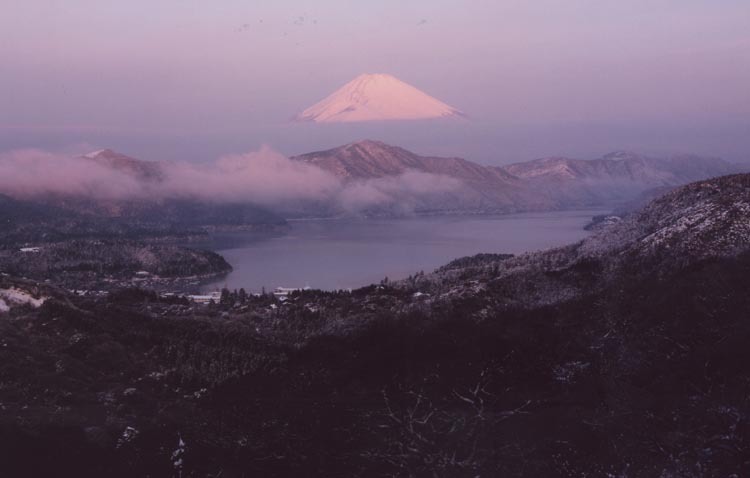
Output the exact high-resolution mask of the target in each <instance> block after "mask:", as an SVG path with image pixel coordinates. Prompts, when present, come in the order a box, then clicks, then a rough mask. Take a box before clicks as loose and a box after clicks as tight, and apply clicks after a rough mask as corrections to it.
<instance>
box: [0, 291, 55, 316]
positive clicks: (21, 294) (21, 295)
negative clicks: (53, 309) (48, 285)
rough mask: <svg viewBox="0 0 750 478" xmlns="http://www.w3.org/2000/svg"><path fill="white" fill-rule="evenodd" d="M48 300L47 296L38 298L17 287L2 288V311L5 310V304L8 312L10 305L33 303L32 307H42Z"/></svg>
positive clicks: (0, 310) (0, 300) (0, 309)
mask: <svg viewBox="0 0 750 478" xmlns="http://www.w3.org/2000/svg"><path fill="white" fill-rule="evenodd" d="M46 300H47V297H40V298H38V299H37V298H36V297H34V296H33V295H31V294H29V293H28V292H26V291H25V290H21V289H16V288H15V287H14V288H10V289H0V302H1V304H0V312H2V311H3V306H5V307H6V308H7V309H6V310H4V312H7V311H8V310H9V309H10V306H11V305H14V304H15V305H23V304H31V306H32V307H40V306H41V305H42V304H44V301H46Z"/></svg>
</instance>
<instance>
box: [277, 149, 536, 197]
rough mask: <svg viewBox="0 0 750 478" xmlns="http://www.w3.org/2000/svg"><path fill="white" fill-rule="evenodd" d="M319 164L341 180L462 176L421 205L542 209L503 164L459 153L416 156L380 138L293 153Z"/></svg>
mask: <svg viewBox="0 0 750 478" xmlns="http://www.w3.org/2000/svg"><path fill="white" fill-rule="evenodd" d="M292 159H293V160H297V161H303V162H305V163H308V164H311V165H314V166H317V167H319V168H321V169H323V170H325V171H327V172H329V173H331V174H333V175H335V176H336V177H338V178H340V179H341V180H343V181H344V182H345V183H356V182H365V181H371V180H380V179H384V178H394V177H398V176H400V175H403V174H405V173H407V172H410V171H416V172H419V173H424V174H427V175H434V176H436V177H448V178H453V179H456V180H458V181H460V183H461V185H462V187H461V188H460V189H459V190H457V191H454V192H452V193H451V194H448V195H443V196H442V197H440V201H441V202H440V203H432V204H425V205H423V209H425V210H437V211H439V210H444V211H495V212H511V211H515V210H518V207H519V205H520V207H522V208H523V209H524V210H529V209H544V208H545V203H544V199H543V198H539V197H538V196H535V195H533V194H528V193H527V192H526V191H524V190H523V189H522V185H521V182H520V181H519V180H518V178H516V177H514V176H512V175H511V174H508V173H507V172H506V171H504V170H503V169H501V168H494V167H487V166H482V165H480V164H477V163H473V162H471V161H467V160H465V159H461V158H440V157H429V156H420V155H417V154H414V153H412V152H411V151H407V150H405V149H403V148H399V147H396V146H390V145H388V144H385V143H383V142H380V141H372V140H364V141H358V142H355V143H350V144H347V145H344V146H340V147H338V148H333V149H330V150H326V151H319V152H314V153H308V154H303V155H300V156H294V157H292Z"/></svg>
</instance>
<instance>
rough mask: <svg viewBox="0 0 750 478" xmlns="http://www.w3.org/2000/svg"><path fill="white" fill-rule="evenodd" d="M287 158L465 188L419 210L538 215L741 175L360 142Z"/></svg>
mask: <svg viewBox="0 0 750 478" xmlns="http://www.w3.org/2000/svg"><path fill="white" fill-rule="evenodd" d="M292 159H295V160H299V161H304V162H306V163H308V164H312V165H315V166H317V167H319V168H322V169H324V170H326V171H328V172H330V173H331V174H334V175H335V176H337V177H339V178H341V179H342V180H343V181H345V182H357V181H369V180H373V179H382V178H386V177H394V176H398V175H401V174H404V173H405V172H407V171H418V172H421V173H426V174H433V175H440V176H448V177H451V178H454V179H457V180H459V181H460V182H461V183H462V185H463V186H464V187H463V188H461V189H460V190H458V191H455V192H453V193H451V194H450V197H448V198H446V197H445V196H444V197H443V198H442V202H441V203H434V202H433V203H432V204H424V205H423V208H424V209H425V210H445V211H448V210H460V211H473V212H511V211H542V210H554V209H564V208H573V207H587V206H604V205H611V204H615V203H620V202H624V201H629V200H632V199H634V198H636V197H637V196H638V195H639V194H641V193H643V192H645V191H648V190H651V189H655V188H665V187H667V188H669V187H675V186H679V185H682V184H686V183H689V182H691V181H696V180H700V179H706V178H710V177H715V176H722V175H726V174H731V173H735V172H738V171H740V170H741V169H742V168H740V167H739V166H738V165H735V164H731V163H728V162H726V161H724V160H722V159H719V158H705V157H700V156H694V155H678V156H670V157H666V158H654V157H649V156H643V155H638V154H635V153H630V152H615V153H610V154H607V155H605V156H603V157H602V158H599V159H594V160H581V159H570V158H563V157H553V158H544V159H537V160H533V161H526V162H521V163H515V164H511V165H508V166H484V165H480V164H477V163H474V162H471V161H468V160H465V159H461V158H442V157H428V156H420V155H417V154H415V153H412V152H410V151H407V150H405V149H403V148H399V147H396V146H390V145H388V144H385V143H382V142H379V141H370V140H365V141H359V142H355V143H350V144H347V145H344V146H340V147H338V148H333V149H330V150H326V151H319V152H314V153H308V154H303V155H300V156H296V157H293V158H292Z"/></svg>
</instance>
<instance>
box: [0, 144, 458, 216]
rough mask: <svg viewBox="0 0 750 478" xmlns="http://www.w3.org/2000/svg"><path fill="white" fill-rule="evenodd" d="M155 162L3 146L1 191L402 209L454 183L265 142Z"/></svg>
mask: <svg viewBox="0 0 750 478" xmlns="http://www.w3.org/2000/svg"><path fill="white" fill-rule="evenodd" d="M133 161H135V160H133ZM146 164H149V163H146ZM157 164H158V165H159V168H160V169H161V172H162V174H160V175H159V176H158V178H156V179H146V178H142V177H139V176H138V175H137V174H135V173H134V172H133V171H134V169H133V168H129V167H122V165H120V167H118V166H117V164H114V163H106V162H98V161H95V160H92V159H91V158H86V157H82V156H71V155H62V154H57V153H50V152H46V151H41V150H34V149H26V150H16V151H10V152H6V153H0V193H2V194H7V195H10V196H13V197H17V198H22V199H33V198H37V197H43V196H49V195H57V196H76V197H91V198H94V199H107V200H143V199H154V200H157V199H169V198H185V199H187V198H192V199H199V200H204V201H212V202H227V203H228V202H232V203H237V202H249V203H254V204H259V205H263V206H268V207H272V208H283V207H285V206H288V205H290V204H296V205H300V204H309V203H320V204H328V205H330V206H333V207H334V208H339V209H342V210H345V211H349V212H357V211H361V210H363V209H367V208H372V207H380V206H388V205H392V204H396V205H398V206H399V207H401V208H402V209H408V208H409V207H411V206H412V205H414V204H418V203H419V201H420V199H421V198H427V197H431V196H434V195H436V194H446V193H450V192H452V191H456V190H458V189H459V188H460V187H461V183H460V182H459V181H458V180H456V179H453V178H450V177H447V176H441V175H435V174H428V173H422V172H418V171H407V172H406V173H404V174H402V175H400V176H394V177H387V178H379V179H373V180H367V181H358V182H348V183H344V182H342V181H341V180H340V179H339V178H337V177H336V176H334V175H332V174H330V173H328V172H326V171H324V170H322V169H319V168H317V167H315V166H312V165H309V164H306V163H303V162H300V161H294V160H291V159H289V158H287V157H285V156H283V155H281V154H279V153H277V152H275V151H273V150H271V149H270V148H267V147H264V148H262V149H261V150H259V151H257V152H250V153H245V154H235V155H228V156H224V157H222V158H219V159H218V160H216V161H214V162H212V163H208V164H194V163H188V162H179V161H178V162H164V163H157Z"/></svg>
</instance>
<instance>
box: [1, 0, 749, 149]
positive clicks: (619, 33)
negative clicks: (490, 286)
mask: <svg viewBox="0 0 750 478" xmlns="http://www.w3.org/2000/svg"><path fill="white" fill-rule="evenodd" d="M0 12H1V13H0V150H7V149H12V148H18V147H40V148H47V149H60V148H63V149H64V148H71V147H76V145H81V144H86V145H90V146H91V147H97V148H99V147H112V148H114V149H118V150H120V151H122V152H124V153H126V154H130V155H134V156H138V157H141V158H144V159H178V158H182V159H190V160H201V159H209V158H214V157H216V156H218V155H221V154H224V153H230V152H242V151H247V150H251V149H257V147H258V146H259V145H260V144H264V143H265V144H268V145H270V146H271V147H273V148H276V149H277V150H279V151H281V152H282V153H285V154H296V153H301V152H307V151H310V150H315V149H321V148H328V147H333V146H337V145H339V144H343V143H347V142H350V141H354V140H357V139H363V138H372V139H381V140H384V141H386V142H391V143H394V144H397V145H401V146H404V147H407V148H411V149H413V150H415V151H416V152H420V153H435V154H450V155H460V156H464V157H467V158H469V159H474V160H478V161H481V162H484V163H497V164H499V163H506V162H510V161H519V160H526V159H531V158H534V157H540V156H546V155H569V156H577V157H592V156H596V155H598V154H602V153H605V152H608V151H611V150H616V149H633V150H637V151H641V152H646V153H650V152H651V153H660V152H672V151H682V152H697V153H703V154H714V155H720V156H723V157H726V158H727V159H732V160H744V159H747V158H750V86H748V85H750V2H749V1H747V0H720V1H717V0H627V1H623V0H535V1H533V2H532V1H527V0H523V1H521V0H518V1H515V0H514V1H504V0H486V1H485V0H471V1H451V0H411V1H410V0H398V1H396V0H379V1H377V2H374V1H373V2H365V1H352V0H349V1H345V0H315V1H312V0H311V1H291V0H288V1H285V0H275V1H273V2H271V1H268V2H261V1H257V0H256V1H247V0H245V1H240V0H222V1H216V2H209V1H197V0H193V1H190V0H159V1H153V0H128V1H108V0H46V1H45V0H0ZM366 72H370V73H375V72H378V73H380V72H382V73H390V74H392V75H394V76H396V77H398V78H400V79H402V80H404V81H406V82H408V83H410V84H412V85H414V86H416V87H418V88H420V89H422V90H423V91H425V92H427V93H428V94H431V95H433V96H435V97H436V98H438V99H440V100H442V101H444V102H446V103H448V104H450V105H452V106H455V107H457V108H459V109H460V110H462V111H464V112H466V113H467V114H468V115H469V117H470V118H471V120H470V121H469V122H466V123H454V122H447V123H445V122H439V121H438V122H435V121H429V122H409V123H402V122H399V123H373V124H344V125H336V124H290V123H289V122H288V120H289V119H290V118H291V117H292V116H293V115H294V114H296V113H297V112H299V111H300V110H302V109H304V108H306V107H308V106H310V105H311V104H313V103H315V102H316V101H318V100H320V99H321V98H323V97H324V96H326V95H327V94H329V93H331V92H332V91H333V90H335V89H336V88H338V87H339V86H341V85H343V84H344V83H346V82H347V81H349V80H350V79H352V78H353V77H355V76H357V75H358V74H360V73H366Z"/></svg>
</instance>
